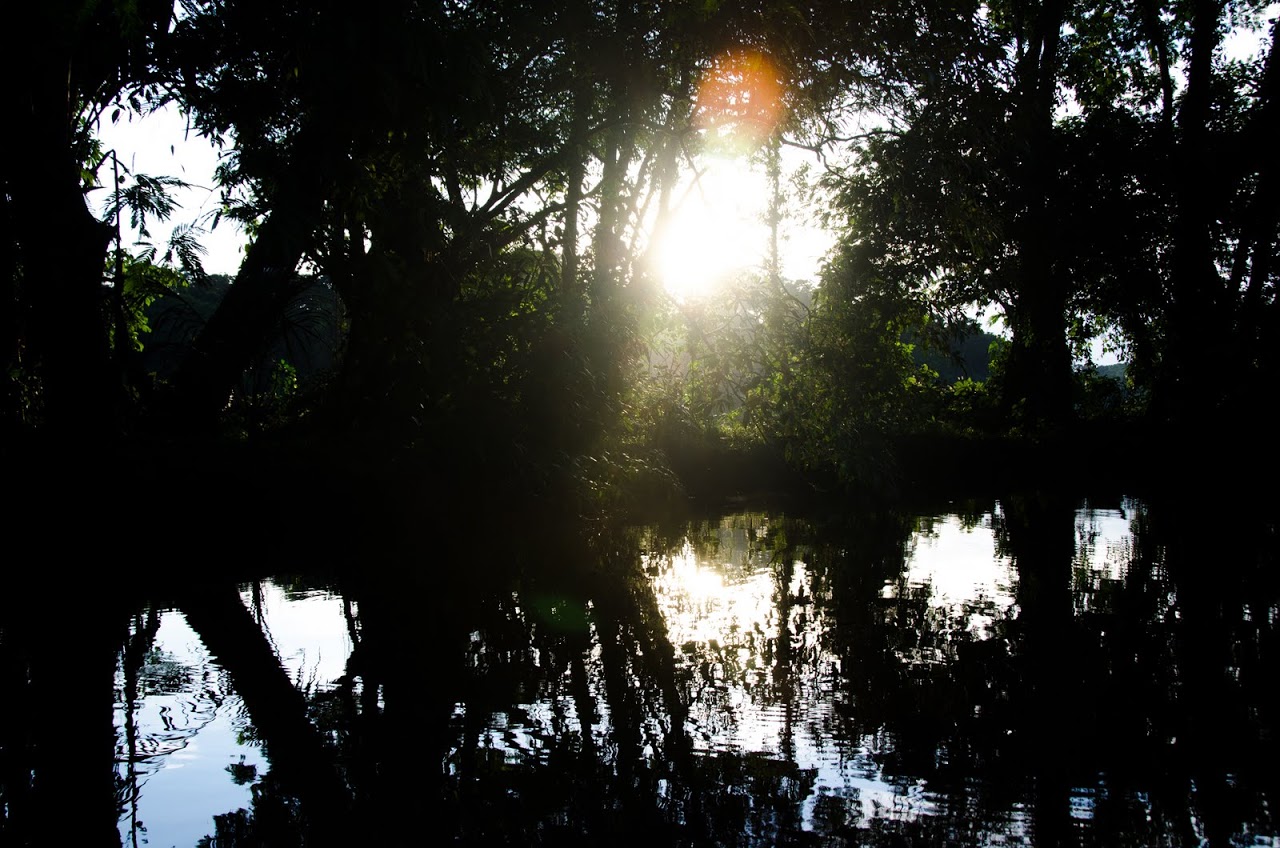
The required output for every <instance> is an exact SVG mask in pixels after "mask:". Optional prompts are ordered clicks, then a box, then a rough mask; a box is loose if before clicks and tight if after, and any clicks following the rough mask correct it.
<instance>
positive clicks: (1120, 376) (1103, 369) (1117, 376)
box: [1098, 362, 1129, 383]
mask: <svg viewBox="0 0 1280 848" xmlns="http://www.w3.org/2000/svg"><path fill="white" fill-rule="evenodd" d="M1128 372H1129V364H1128V363H1127V362H1117V363H1116V364H1114V365H1099V366H1098V376H1099V377H1110V378H1111V379H1113V380H1118V381H1120V382H1121V383H1123V382H1124V379H1125V375H1126V374H1128Z"/></svg>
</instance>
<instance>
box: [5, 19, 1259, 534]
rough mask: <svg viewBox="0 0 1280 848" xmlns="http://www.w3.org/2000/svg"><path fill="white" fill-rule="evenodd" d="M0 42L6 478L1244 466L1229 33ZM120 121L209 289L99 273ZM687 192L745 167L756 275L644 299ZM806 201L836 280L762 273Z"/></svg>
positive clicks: (211, 26)
mask: <svg viewBox="0 0 1280 848" xmlns="http://www.w3.org/2000/svg"><path fill="white" fill-rule="evenodd" d="M26 11H27V12H28V13H29V15H30V18H29V20H28V23H27V24H26V26H25V29H24V30H23V32H22V35H21V37H16V38H14V39H12V43H11V44H10V45H9V49H7V50H6V51H4V55H3V59H2V60H0V61H3V62H4V75H5V78H7V79H9V80H10V83H11V85H10V87H11V91H12V92H13V101H14V102H13V103H12V104H11V107H10V114H11V119H10V121H9V122H8V125H9V127H10V130H9V131H7V132H6V133H4V134H3V136H2V139H3V142H2V143H3V155H2V156H0V168H2V169H3V170H2V172H0V180H3V185H4V192H3V211H2V212H0V215H2V218H0V220H2V222H3V230H4V233H5V238H4V240H3V256H2V257H0V264H2V266H3V271H2V272H0V273H2V275H3V286H4V290H3V292H2V293H0V305H2V307H3V311H0V341H2V343H3V357H4V372H3V379H2V381H0V443H2V444H3V448H0V455H2V458H3V461H4V463H5V465H6V466H7V467H8V468H10V470H13V469H17V470H18V472H19V473H25V474H26V475H27V476H28V477H35V476H39V474H40V472H41V470H43V469H46V468H47V467H48V463H49V462H50V461H51V460H54V459H56V460H58V461H69V462H72V463H80V464H81V467H82V468H85V469H89V468H92V469H95V470H97V471H102V472H104V476H103V477H102V479H103V480H104V482H101V483H99V484H97V485H98V486H99V487H100V489H97V490H95V491H99V493H100V494H102V493H106V494H110V493H112V492H116V493H120V492H125V491H131V489H130V487H131V486H132V485H133V484H132V483H131V482H129V481H131V480H135V479H136V480H139V481H141V482H140V483H139V485H140V486H142V487H144V488H145V487H147V486H153V485H155V484H156V483H157V482H158V481H169V480H172V479H174V478H175V477H176V476H178V475H182V474H187V475H190V476H192V477H198V476H199V475H202V474H203V475H206V476H205V478H204V479H206V480H207V479H208V477H207V475H209V474H214V473H218V472H222V473H226V474H228V475H234V474H238V473H241V472H242V473H243V475H244V476H243V477H234V479H235V480H239V481H241V485H243V486H244V487H245V488H246V489H251V488H253V486H254V485H257V484H256V483H249V482H245V481H248V480H250V479H259V478H269V481H270V482H269V483H268V487H269V488H270V489H271V491H272V492H275V491H276V490H277V489H278V488H279V487H282V486H285V485H287V484H288V482H289V481H294V482H295V483H296V484H297V485H298V487H299V488H300V489H303V488H304V487H305V485H306V483H305V482H304V481H306V480H308V479H311V478H308V477H306V476H304V474H303V472H301V471H299V469H302V468H310V469H312V470H311V471H310V472H307V473H310V474H313V475H314V478H315V479H317V480H318V479H324V480H326V481H328V482H327V483H326V484H325V485H330V486H333V487H335V488H337V487H341V486H343V485H344V482H343V481H346V480H349V479H354V478H352V477H351V476H350V475H370V476H371V477H372V478H373V479H387V478H388V477H394V478H396V479H398V480H410V479H412V480H415V481H418V482H417V483H415V484H414V485H419V486H426V485H428V484H427V483H426V482H424V481H428V480H431V481H444V480H450V481H466V482H467V483H468V485H474V486H475V487H476V488H481V487H493V486H499V485H500V486H507V487H512V488H509V489H506V490H505V491H521V492H531V493H542V492H555V493H557V494H560V495H563V496H564V498H565V502H566V503H569V504H570V505H572V506H574V507H581V508H587V509H598V508H609V507H611V506H615V505H618V504H621V503H623V502H624V501H626V500H627V499H633V498H636V497H641V498H656V499H669V498H675V497H679V496H681V495H685V494H691V493H693V494H698V493H708V492H714V491H716V490H719V489H735V490H736V489H753V488H754V489H761V488H764V489H770V488H787V487H794V486H799V487H802V488H803V487H811V488H815V489H818V490H821V491H827V492H830V491H837V490H840V491H861V492H876V493H883V492H890V493H891V492H895V491H900V490H902V489H904V488H910V487H912V486H918V485H924V484H925V482H924V481H926V480H927V479H929V478H930V477H935V478H944V479H951V480H954V479H955V475H956V473H961V474H964V475H981V474H983V473H990V474H997V473H999V470H1000V469H1002V468H1003V469H1006V470H1010V469H1019V470H1021V471H1022V472H1023V473H1032V472H1029V471H1028V470H1027V469H1030V468H1037V467H1039V465H1038V463H1041V464H1043V463H1047V464H1050V465H1054V466H1055V467H1056V468H1057V470H1060V471H1063V472H1064V473H1065V472H1067V471H1069V470H1070V471H1072V473H1082V472H1083V473H1087V472H1088V469H1089V468H1094V469H1097V468H1098V467H1099V466H1101V465H1107V464H1115V463H1121V462H1128V463H1131V464H1133V465H1135V466H1141V467H1143V468H1160V469H1164V470H1165V471H1166V472H1169V473H1176V471H1177V469H1182V468H1184V467H1187V466H1190V465H1193V464H1195V463H1196V461H1197V460H1196V459H1195V458H1196V457H1201V458H1202V459H1203V464H1204V465H1206V466H1212V465H1221V464H1223V463H1224V461H1225V462H1228V463H1233V464H1238V463H1240V462H1241V461H1246V462H1247V463H1248V465H1249V467H1250V469H1252V470H1256V469H1257V468H1258V467H1259V464H1260V463H1261V464H1263V465H1265V466H1266V467H1271V466H1272V465H1273V463H1274V458H1275V448H1274V440H1272V439H1268V438H1265V437H1264V436H1263V434H1261V433H1259V432H1257V430H1256V428H1257V426H1258V423H1259V422H1260V420H1261V410H1262V408H1263V406H1262V405H1263V404H1264V403H1265V402H1266V396H1267V393H1268V389H1267V386H1273V385H1274V382H1273V380H1274V378H1273V375H1274V373H1275V367H1276V355H1277V350H1278V348H1277V344H1276V341H1277V339H1276V336H1277V331H1278V330H1280V303H1278V302H1277V298H1276V285H1277V279H1278V276H1280V269H1278V268H1277V265H1276V261H1275V260H1276V250H1277V235H1278V226H1280V192H1277V186H1276V180H1277V176H1278V174H1277V165H1278V162H1277V157H1276V155H1275V152H1276V150H1277V140H1280V131H1278V126H1277V109H1278V108H1280V106H1278V104H1277V99H1278V98H1280V91H1278V86H1280V79H1278V77H1280V67H1277V64H1278V61H1280V60H1278V59H1277V56H1276V39H1277V31H1276V26H1275V17H1276V16H1275V8H1274V6H1273V5H1267V4H1265V3H1263V2H1260V0H1176V1H1175V0H1087V1H1086V0H1027V1H1026V2H1009V0H916V1H915V2H911V3H901V2H895V3H885V2H883V0H864V2H859V3H847V2H809V3H800V2H788V0H776V1H775V0H769V2H745V3H722V2H718V0H571V1H563V0H562V1H560V2H555V3H549V4H536V5H534V4H524V3H511V2H504V0H440V2H417V1H416V0H391V1H390V2H383V3H377V4H350V3H336V2H330V0H320V2H315V0H313V1H312V2H308V3H300V2H297V0H280V2H275V3H261V2H244V0H179V2H178V3H177V4H176V6H175V5H174V4H173V3H172V2H170V0H134V2H96V3H76V2H69V1H68V0H61V2H48V3H40V4H28V7H27V10H26ZM160 108H176V109H178V110H180V111H181V114H182V115H183V116H184V117H185V119H186V120H187V122H188V124H189V127H190V128H191V131H192V133H194V134H198V135H200V136H203V137H205V138H207V139H210V140H212V141H214V142H215V143H217V144H219V145H220V146H221V147H222V151H223V156H222V159H221V165H220V167H219V170H218V174H217V178H218V190H219V192H220V197H221V204H220V208H219V210H218V213H217V215H216V216H215V218H214V219H213V220H212V221H207V222H205V226H206V227H212V226H216V225H217V224H218V222H219V219H225V220H226V221H234V222H237V223H238V224H240V225H241V226H243V227H244V228H245V230H246V232H247V233H248V234H249V237H250V241H249V245H248V247H247V249H246V251H245V253H244V255H243V261H242V263H241V266H240V267H239V269H238V271H237V272H236V273H235V275H234V278H229V279H228V278H218V277H216V276H213V275H210V274H208V273H206V272H205V270H204V269H203V268H202V265H201V248H200V244H199V234H200V233H199V231H198V229H197V228H195V227H179V228H176V229H174V230H173V236H172V237H171V238H168V239H156V240H155V242H156V243H154V244H129V243H126V241H125V240H124V239H122V238H121V237H120V232H121V226H122V223H121V222H122V221H126V222H129V223H131V224H132V225H133V227H135V228H137V227H139V226H141V227H142V229H143V231H144V232H145V231H147V229H146V228H147V227H148V226H150V227H151V228H152V229H153V230H154V231H155V232H160V231H161V227H160V225H161V224H162V223H163V222H166V221H169V220H170V218H171V217H172V216H173V214H174V211H175V210H174V205H173V202H172V200H171V198H170V192H171V191H172V190H173V189H174V188H175V187H177V186H178V185H179V184H180V183H181V180H179V179H178V178H177V177H174V176H172V175H145V174H136V173H131V172H129V171H128V169H125V170H124V171H122V170H121V162H120V161H119V160H118V159H117V158H116V157H114V155H113V153H112V152H111V151H107V150H104V148H103V144H102V143H101V142H100V140H99V134H100V132H101V128H102V127H103V126H104V125H105V124H107V123H108V122H118V121H121V120H131V119H141V120H145V119H146V116H147V114H148V113H150V112H152V111H155V110H157V109H160ZM794 151H800V152H802V153H804V154H805V155H806V156H808V161H809V162H810V166H809V167H806V168H805V169H803V170H802V171H800V172H799V173H796V172H794V171H793V170H789V169H785V168H784V167H783V163H784V161H785V160H787V156H788V153H789V152H794ZM711 157H729V158H735V157H736V158H737V159H739V160H741V161H743V162H748V163H752V164H753V167H756V168H757V169H758V170H759V171H760V172H761V173H763V174H764V176H765V185H766V186H767V189H766V191H765V193H766V195H767V196H765V197H764V198H762V200H763V209H764V212H763V216H762V217H763V221H762V223H763V225H764V228H765V229H764V231H765V232H766V233H767V234H768V236H767V238H766V241H767V242H768V243H767V244H766V245H765V248H764V252H763V257H764V258H763V261H762V262H761V263H760V264H759V267H758V268H756V269H753V270H749V271H745V272H741V273H737V274H735V275H733V276H732V278H731V279H727V280H724V281H721V283H720V284H719V285H717V286H716V287H714V288H713V289H709V290H708V291H707V292H706V293H705V294H703V295H700V296H699V298H697V299H696V300H694V299H688V300H682V299H680V298H676V297H673V296H672V295H671V293H670V292H669V291H667V290H666V289H664V286H663V284H662V280H661V279H660V275H659V273H658V271H657V270H656V268H657V265H656V263H655V260H654V257H655V253H656V251H657V250H658V249H659V248H660V246H661V245H662V243H663V239H664V236H665V235H666V231H667V230H668V229H670V228H671V227H672V226H673V224H672V222H673V221H674V220H676V218H675V215H676V212H677V210H678V209H679V207H680V205H681V203H682V202H683V200H684V198H685V197H686V196H687V195H688V193H689V192H690V190H691V188H690V187H691V186H694V187H696V183H697V179H698V175H699V174H700V173H701V172H702V169H705V167H706V163H707V162H708V161H709V159H710V158H711ZM99 198H107V200H106V202H105V210H106V211H105V213H103V212H102V211H100V207H98V206H95V205H94V203H92V202H91V200H96V199H99ZM806 206H807V208H816V209H819V210H821V217H822V223H823V224H824V225H825V226H827V227H828V228H829V229H830V230H831V231H832V232H833V233H834V234H835V245H834V247H833V248H832V250H831V252H830V253H829V254H828V255H827V257H826V259H825V261H824V262H823V264H822V266H821V270H820V272H819V273H818V274H817V275H816V278H815V279H812V280H809V279H799V280H798V279H791V278H790V277H788V276H787V275H786V274H785V273H784V269H783V267H782V262H781V259H780V256H781V250H782V248H781V247H780V244H779V243H780V238H779V233H780V231H781V229H782V227H783V226H784V225H785V223H786V221H787V219H788V216H794V215H797V214H799V212H798V211H797V210H799V209H801V208H802V207H806ZM978 316H994V321H995V323H994V324H989V323H987V322H986V321H985V320H979V318H978ZM1099 345H1103V346H1105V347H1106V349H1107V350H1109V351H1110V352H1112V353H1113V354H1114V355H1115V356H1116V358H1118V359H1119V360H1120V361H1122V362H1123V363H1125V366H1126V367H1124V368H1122V369H1115V370H1118V371H1119V372H1120V373H1119V375H1118V376H1113V375H1112V374H1110V373H1104V372H1103V371H1102V370H1100V369H1099V368H1098V366H1097V364H1096V363H1095V362H1094V359H1093V355H1092V352H1093V351H1096V350H1097V349H1098V346H1099ZM264 457H268V458H270V460H269V461H268V460H264ZM1224 457H1227V459H1226V460H1224V459H1223V458H1224ZM277 463H278V464H277ZM321 466H322V470H316V469H317V468H319V467H321ZM227 469H237V470H236V471H228V470H227ZM983 469H986V470H985V471H984V470H983ZM1037 473H1038V472H1037ZM255 474H256V475H258V478H254V477H253V475H255ZM276 474H279V475H281V476H272V475H276ZM259 482H261V479H259ZM32 485H37V484H32ZM48 485H50V486H52V485H55V484H52V483H49V484H48ZM33 491H34V490H33ZM40 491H45V490H40ZM33 497H34V496H33ZM262 497H263V498H264V501H265V500H269V499H270V498H271V497H272V494H270V493H267V494H263V495H262ZM34 499H35V500H39V498H34Z"/></svg>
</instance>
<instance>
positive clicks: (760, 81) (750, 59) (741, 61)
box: [695, 50, 783, 153]
mask: <svg viewBox="0 0 1280 848" xmlns="http://www.w3.org/2000/svg"><path fill="white" fill-rule="evenodd" d="M782 90H783V84H782V73H781V71H780V69H779V68H778V65H777V63H775V62H774V61H773V60H772V59H771V58H769V57H768V56H767V55H765V54H764V53H762V52H760V51H758V50H730V51H726V52H724V53H721V54H720V55H718V56H716V57H715V59H713V60H712V61H711V65H710V67H708V68H707V70H706V72H705V73H704V74H703V77H702V80H701V82H700V83H699V84H698V99H697V101H696V102H697V106H696V110H695V119H696V121H697V123H698V126H700V127H702V128H703V129H705V130H708V131H709V133H710V136H711V139H712V140H714V141H717V142H722V143H725V144H727V145H729V146H730V147H732V148H736V152H739V153H745V152H749V151H751V150H754V149H756V148H757V147H759V146H760V144H761V143H763V142H764V141H765V139H767V138H768V137H769V136H770V135H771V134H772V133H773V131H774V129H775V128H776V127H777V125H778V119H779V118H780V117H781V115H782Z"/></svg>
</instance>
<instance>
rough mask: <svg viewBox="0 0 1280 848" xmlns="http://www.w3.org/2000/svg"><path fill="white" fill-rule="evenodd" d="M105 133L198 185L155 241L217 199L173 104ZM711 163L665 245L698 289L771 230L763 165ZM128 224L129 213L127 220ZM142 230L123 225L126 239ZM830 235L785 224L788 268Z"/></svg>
mask: <svg viewBox="0 0 1280 848" xmlns="http://www.w3.org/2000/svg"><path fill="white" fill-rule="evenodd" d="M99 137H100V138H101V140H102V144H103V148H104V149H106V150H112V149H114V150H116V151H117V153H118V155H119V157H120V162H121V164H122V165H124V166H125V167H126V168H128V169H130V170H131V171H134V172H135V173H143V174H148V175H150V176H172V177H178V178H179V179H182V180H185V181H186V182H188V183H191V184H192V185H193V186H194V187H193V188H191V189H188V190H184V191H181V192H177V193H176V199H177V201H178V203H179V204H180V208H179V209H178V210H176V211H175V213H174V216H173V218H172V219H171V220H170V221H169V222H167V223H157V222H152V225H151V226H150V230H151V234H152V241H153V242H154V243H156V244H158V245H163V243H164V241H165V240H167V238H168V235H169V232H170V231H171V230H172V228H173V226H174V225H176V224H190V223H194V222H197V221H199V222H203V224H204V225H205V226H206V227H207V226H208V224H209V223H210V216H211V214H212V213H213V212H215V211H216V210H217V208H218V205H219V196H218V192H217V190H216V189H214V188H213V185H214V181H213V173H214V169H215V168H216V167H217V165H218V157H219V151H218V150H217V148H215V147H214V146H213V144H212V143H210V142H209V141H208V140H207V139H204V138H201V137H199V136H197V135H195V134H194V133H188V132H187V128H186V123H185V121H184V120H183V118H182V116H181V115H180V114H179V113H178V111H177V110H176V109H175V108H172V107H170V108H166V109H162V110H160V111H159V112H156V113H154V114H151V115H147V116H146V117H143V118H138V117H135V118H134V119H133V120H132V121H128V120H126V119H125V118H123V117H122V118H121V120H120V122H119V123H118V124H112V123H111V122H110V121H109V120H104V121H103V123H102V126H101V130H100V133H99ZM806 155H807V154H803V153H799V152H797V151H793V150H785V151H784V157H785V159H786V161H787V163H788V165H789V167H795V166H798V164H799V163H800V161H802V160H803V158H804V156H806ZM705 164H706V167H707V171H706V173H705V174H704V176H703V178H702V180H701V189H700V190H699V189H696V188H695V189H693V190H692V191H690V192H689V194H688V195H687V198H686V200H685V203H684V205H683V208H682V211H681V213H680V214H679V215H678V216H677V221H676V226H674V227H673V228H672V232H673V233H674V234H675V236H674V239H673V244H672V246H671V247H670V248H668V249H667V250H666V251H664V255H665V259H664V260H663V263H664V266H665V267H666V269H667V270H666V275H667V276H668V278H669V279H670V280H672V283H671V285H673V286H674V287H679V288H681V289H685V288H690V290H693V291H696V290H698V289H701V288H704V287H705V280H707V279H709V278H715V277H716V276H719V275H723V274H729V273H733V272H736V271H740V270H744V269H748V268H755V267H759V266H760V265H761V264H762V263H763V262H764V258H765V249H766V246H767V243H768V234H767V231H766V230H765V226H764V223H763V221H762V217H763V214H764V211H765V204H766V200H767V188H768V186H767V182H766V179H765V176H764V169H763V166H757V167H755V168H751V167H750V166H749V165H748V163H747V161H746V159H745V158H741V159H715V160H708V162H706V163H705ZM99 178H100V180H101V181H102V183H103V186H104V187H103V188H102V189H101V190H99V191H97V192H95V193H94V194H93V195H92V202H93V204H94V207H95V209H96V210H97V211H99V212H101V210H102V209H103V208H104V206H105V204H106V201H107V197H108V193H109V191H110V185H111V173H110V164H109V163H108V165H107V166H106V167H104V168H103V170H102V171H101V172H100V174H99ZM124 223H125V227H126V230H127V228H128V221H127V219H126V220H125V222H124ZM136 238H137V236H136V233H134V234H130V233H128V232H126V233H125V240H126V247H127V246H128V244H129V243H131V242H132V241H135V240H136ZM244 242H245V237H244V232H243V230H242V229H241V228H240V227H238V226H237V225H236V224H235V223H234V222H232V221H229V220H227V219H225V218H224V219H223V220H222V221H221V222H220V223H219V224H218V228H217V229H216V230H214V231H213V232H211V233H207V234H206V235H204V236H203V237H202V238H201V243H202V244H203V245H204V246H205V248H206V250H207V251H208V252H207V254H206V256H205V270H207V271H209V272H210V273H215V274H231V275H234V274H235V272H236V270H237V269H238V268H239V267H240V260H241V258H242V256H243V248H244ZM831 243H832V237H831V236H830V235H829V234H828V233H825V232H822V231H819V230H817V229H816V228H814V227H812V226H807V225H805V223H804V222H803V221H801V220H798V219H793V220H791V221H789V222H787V223H785V224H784V227H783V238H782V251H783V269H782V272H783V274H784V275H785V276H786V277H788V278H795V279H813V278H814V277H815V276H816V274H817V270H818V266H819V264H820V263H821V260H822V257H823V255H824V254H825V253H826V251H827V249H828V248H829V247H830V245H831Z"/></svg>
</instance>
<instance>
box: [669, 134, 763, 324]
mask: <svg viewBox="0 0 1280 848" xmlns="http://www.w3.org/2000/svg"><path fill="white" fill-rule="evenodd" d="M768 190H769V189H768V183H767V180H766V179H765V176H764V174H763V173H762V172H761V171H760V170H756V169H752V168H751V166H750V164H749V163H747V162H746V161H745V160H742V159H716V160H712V161H710V162H708V163H707V164H706V166H705V169H704V170H703V171H702V173H701V174H700V175H699V176H697V177H696V178H690V179H688V180H686V181H685V183H684V185H683V186H682V187H681V189H680V190H679V191H678V192H677V193H676V198H677V200H676V205H675V207H674V209H673V211H672V213H671V217H670V219H669V220H668V221H667V223H666V226H665V227H664V228H663V230H662V232H661V233H659V234H658V235H657V241H656V243H655V245H654V254H653V255H654V263H655V264H654V267H655V269H656V271H657V274H658V277H659V279H660V280H661V281H662V285H663V288H664V289H666V291H667V293H668V294H669V295H671V297H672V298H674V299H675V300H676V301H678V302H681V303H683V302H686V301H690V300H698V299H702V298H706V297H707V296H708V295H710V294H712V293H714V292H715V291H716V290H717V289H718V288H719V287H721V286H722V285H723V284H724V283H725V282H726V281H728V280H731V279H733V278H734V277H736V276H738V275H739V274H741V273H743V272H745V271H749V270H752V269H755V268H759V267H760V266H761V264H762V263H763V261H764V257H765V246H766V245H767V244H768V230H767V228H766V226H765V224H764V210H765V208H766V206H767V202H768V196H769V195H768Z"/></svg>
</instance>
